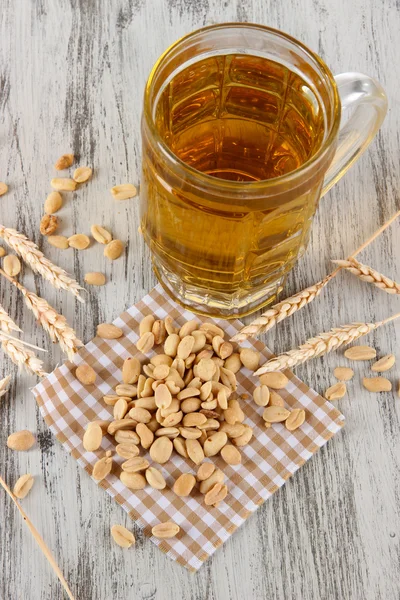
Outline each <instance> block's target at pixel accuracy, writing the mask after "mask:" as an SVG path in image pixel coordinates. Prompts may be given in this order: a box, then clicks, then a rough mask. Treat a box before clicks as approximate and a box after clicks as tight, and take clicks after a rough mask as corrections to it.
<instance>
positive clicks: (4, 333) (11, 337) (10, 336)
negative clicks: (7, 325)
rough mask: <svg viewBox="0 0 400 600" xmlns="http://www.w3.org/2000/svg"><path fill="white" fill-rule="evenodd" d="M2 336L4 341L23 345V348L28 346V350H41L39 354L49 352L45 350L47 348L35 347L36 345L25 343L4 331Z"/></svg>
mask: <svg viewBox="0 0 400 600" xmlns="http://www.w3.org/2000/svg"><path fill="white" fill-rule="evenodd" d="M1 335H2V337H3V338H4V339H6V340H13V341H14V342H18V343H19V344H22V346H27V347H28V348H33V349H34V350H39V352H47V350H45V348H39V346H35V344H30V343H29V342H25V340H21V339H20V338H17V337H15V336H13V335H10V334H9V333H6V332H5V331H2V332H1Z"/></svg>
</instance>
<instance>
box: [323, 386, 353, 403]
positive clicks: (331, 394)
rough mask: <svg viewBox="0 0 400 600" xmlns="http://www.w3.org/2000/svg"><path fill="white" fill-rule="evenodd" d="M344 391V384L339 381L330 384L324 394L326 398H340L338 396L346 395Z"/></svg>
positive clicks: (345, 390)
mask: <svg viewBox="0 0 400 600" xmlns="http://www.w3.org/2000/svg"><path fill="white" fill-rule="evenodd" d="M346 392H347V387H346V384H345V383H342V382H339V383H335V384H334V385H331V387H329V388H328V389H327V390H326V391H325V394H324V396H325V398H326V399H327V400H340V398H343V397H344V396H345V395H346Z"/></svg>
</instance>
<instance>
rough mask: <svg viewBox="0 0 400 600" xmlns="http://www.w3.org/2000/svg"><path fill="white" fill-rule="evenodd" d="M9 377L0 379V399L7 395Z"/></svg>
mask: <svg viewBox="0 0 400 600" xmlns="http://www.w3.org/2000/svg"><path fill="white" fill-rule="evenodd" d="M10 379H11V375H6V377H4V379H0V398H1V397H2V396H4V394H7V392H8V384H9V383H10Z"/></svg>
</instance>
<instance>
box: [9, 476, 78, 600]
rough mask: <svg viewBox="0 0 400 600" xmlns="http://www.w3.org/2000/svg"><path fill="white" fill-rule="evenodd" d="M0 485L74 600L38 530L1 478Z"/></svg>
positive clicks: (72, 599) (71, 599) (68, 594)
mask: <svg viewBox="0 0 400 600" xmlns="http://www.w3.org/2000/svg"><path fill="white" fill-rule="evenodd" d="M0 485H1V486H2V487H3V488H4V490H5V492H6V493H7V494H8V495H9V496H10V498H11V500H12V501H13V502H14V504H15V506H16V507H17V509H18V510H19V512H20V514H21V516H22V518H23V520H24V523H25V524H26V526H27V527H28V529H29V531H30V532H31V534H32V535H33V537H34V538H35V540H36V542H37V544H38V546H39V548H40V550H41V551H42V552H43V554H44V555H45V557H46V559H47V560H48V561H49V563H50V565H51V568H52V569H53V571H54V572H55V574H56V575H57V577H58V579H59V580H60V582H61V584H62V586H63V588H64V590H65V591H66V593H67V596H68V598H69V599H70V600H74V597H73V595H72V592H71V590H70V589H69V587H68V583H67V582H66V580H65V578H64V576H63V574H62V572H61V569H60V567H59V566H58V564H57V563H56V561H55V559H54V557H53V555H52V554H51V552H50V550H49V548H48V547H47V546H46V544H45V541H44V539H43V538H42V536H41V535H40V533H39V532H38V530H37V529H36V527H35V526H34V525H33V523H32V521H31V520H30V519H29V517H28V515H27V514H26V513H25V511H24V510H23V509H22V507H21V505H20V503H19V502H18V501H17V499H16V497H15V496H14V494H13V493H12V491H11V490H10V488H9V487H8V485H7V484H6V482H5V481H4V479H3V478H2V477H0Z"/></svg>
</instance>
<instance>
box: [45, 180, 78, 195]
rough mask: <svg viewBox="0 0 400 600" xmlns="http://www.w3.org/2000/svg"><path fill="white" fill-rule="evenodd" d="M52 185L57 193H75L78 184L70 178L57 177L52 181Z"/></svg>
mask: <svg viewBox="0 0 400 600" xmlns="http://www.w3.org/2000/svg"><path fill="white" fill-rule="evenodd" d="M50 185H51V187H52V188H53V190H56V191H57V192H74V191H75V190H76V186H77V183H76V181H74V180H73V179H69V178H68V177H64V178H63V177H56V178H54V179H52V180H51V181H50Z"/></svg>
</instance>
